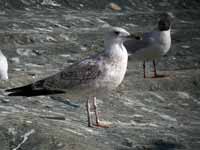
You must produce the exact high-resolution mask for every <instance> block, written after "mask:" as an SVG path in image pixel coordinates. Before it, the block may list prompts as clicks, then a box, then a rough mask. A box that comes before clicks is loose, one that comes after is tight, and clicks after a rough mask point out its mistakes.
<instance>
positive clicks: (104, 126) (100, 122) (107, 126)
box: [95, 121, 112, 128]
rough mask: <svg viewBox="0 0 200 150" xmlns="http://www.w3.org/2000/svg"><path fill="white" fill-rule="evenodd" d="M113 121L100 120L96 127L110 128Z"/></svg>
mask: <svg viewBox="0 0 200 150" xmlns="http://www.w3.org/2000/svg"><path fill="white" fill-rule="evenodd" d="M111 125H112V124H111V123H110V122H103V121H99V122H97V123H96V125H95V126H96V127H99V128H110V127H111Z"/></svg>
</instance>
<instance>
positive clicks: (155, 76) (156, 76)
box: [152, 74, 170, 78]
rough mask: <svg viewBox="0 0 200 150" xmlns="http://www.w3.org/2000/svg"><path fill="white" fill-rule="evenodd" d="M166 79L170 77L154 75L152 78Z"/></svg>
mask: <svg viewBox="0 0 200 150" xmlns="http://www.w3.org/2000/svg"><path fill="white" fill-rule="evenodd" d="M167 77H170V76H169V75H161V74H157V75H154V76H153V77H152V78H167Z"/></svg>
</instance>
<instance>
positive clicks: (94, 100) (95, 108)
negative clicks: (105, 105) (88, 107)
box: [93, 97, 99, 125]
mask: <svg viewBox="0 0 200 150" xmlns="http://www.w3.org/2000/svg"><path fill="white" fill-rule="evenodd" d="M93 106H94V114H95V117H96V118H95V119H96V125H99V114H98V112H97V102H96V97H94V99H93Z"/></svg>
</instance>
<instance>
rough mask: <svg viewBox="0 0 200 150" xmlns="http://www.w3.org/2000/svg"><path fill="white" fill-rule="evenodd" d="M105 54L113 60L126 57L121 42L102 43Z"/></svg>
mask: <svg viewBox="0 0 200 150" xmlns="http://www.w3.org/2000/svg"><path fill="white" fill-rule="evenodd" d="M104 46H105V53H106V55H107V56H109V57H111V58H115V59H120V58H122V59H123V57H127V56H128V54H127V51H126V48H125V47H124V45H123V42H112V41H110V42H104Z"/></svg>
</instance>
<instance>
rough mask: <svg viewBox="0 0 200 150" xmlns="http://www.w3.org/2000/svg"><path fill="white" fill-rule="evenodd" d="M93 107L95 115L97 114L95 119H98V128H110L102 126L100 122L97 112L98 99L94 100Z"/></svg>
mask: <svg viewBox="0 0 200 150" xmlns="http://www.w3.org/2000/svg"><path fill="white" fill-rule="evenodd" d="M93 106H94V114H95V117H96V126H98V127H102V128H109V126H108V125H106V124H101V123H100V121H99V114H98V111H97V103H96V97H94V98H93Z"/></svg>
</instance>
